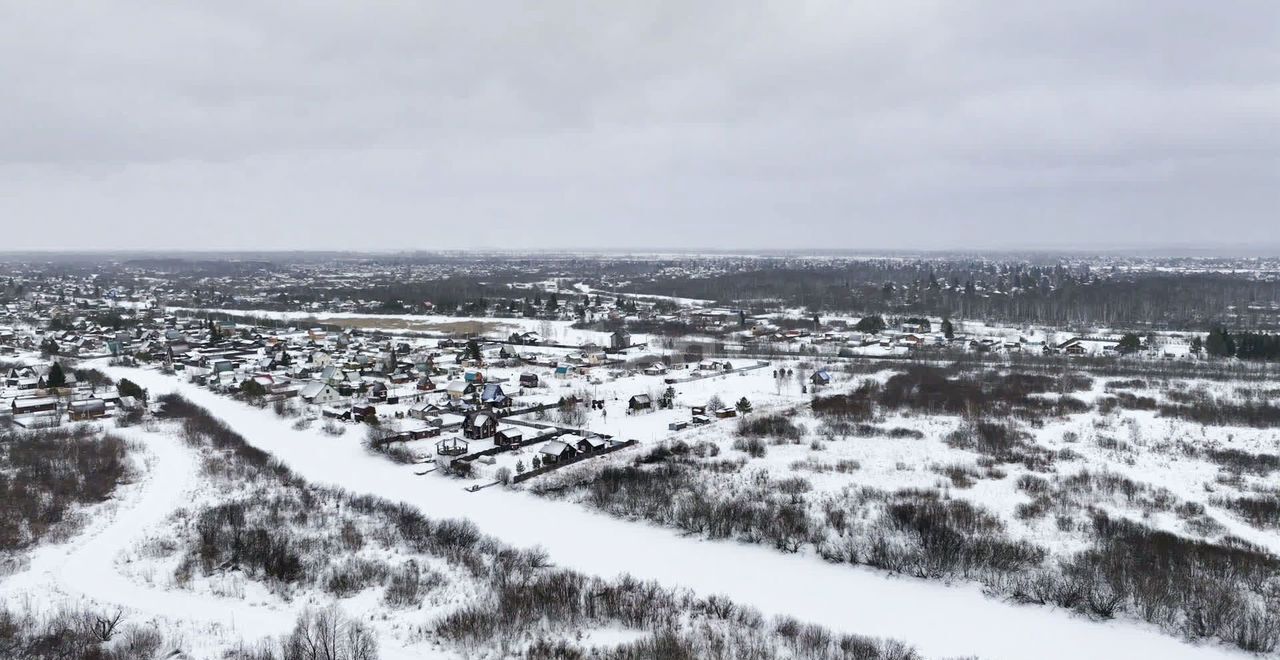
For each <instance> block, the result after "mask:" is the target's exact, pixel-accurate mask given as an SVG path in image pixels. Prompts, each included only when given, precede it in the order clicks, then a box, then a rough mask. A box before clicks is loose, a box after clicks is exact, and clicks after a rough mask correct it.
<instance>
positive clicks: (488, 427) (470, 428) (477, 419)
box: [462, 410, 498, 440]
mask: <svg viewBox="0 0 1280 660" xmlns="http://www.w3.org/2000/svg"><path fill="white" fill-rule="evenodd" d="M497 429H498V417H497V415H494V414H493V413H491V412H489V411H487V410H473V411H471V412H469V413H467V415H466V417H465V418H464V420H463V422H462V435H464V436H466V438H467V439H468V440H479V439H483V438H491V437H493V434H494V433H495V432H496V431H497Z"/></svg>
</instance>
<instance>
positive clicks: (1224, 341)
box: [1204, 328, 1280, 360]
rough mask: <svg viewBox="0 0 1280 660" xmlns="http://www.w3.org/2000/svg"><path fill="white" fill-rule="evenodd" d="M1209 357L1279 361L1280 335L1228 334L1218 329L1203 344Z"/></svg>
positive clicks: (1224, 329) (1255, 333)
mask: <svg viewBox="0 0 1280 660" xmlns="http://www.w3.org/2000/svg"><path fill="white" fill-rule="evenodd" d="M1204 348H1205V351H1206V352H1207V353H1209V355H1215V356H1219V357H1238V358H1240V359H1242V360H1278V359H1280V335H1269V334H1265V333H1261V332H1228V331H1227V330H1226V328H1218V329H1216V330H1214V331H1213V332H1210V333H1209V336H1208V338H1207V339H1205V342H1204Z"/></svg>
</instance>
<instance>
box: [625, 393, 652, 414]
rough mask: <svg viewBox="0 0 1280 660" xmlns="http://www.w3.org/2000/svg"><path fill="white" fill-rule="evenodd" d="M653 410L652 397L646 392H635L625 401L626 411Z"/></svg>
mask: <svg viewBox="0 0 1280 660" xmlns="http://www.w3.org/2000/svg"><path fill="white" fill-rule="evenodd" d="M648 410H653V398H652V397H650V396H649V395H648V394H637V395H635V396H633V397H631V399H630V400H629V401H627V412H633V413H635V412H643V411H648Z"/></svg>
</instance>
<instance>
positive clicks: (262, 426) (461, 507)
mask: <svg viewBox="0 0 1280 660" xmlns="http://www.w3.org/2000/svg"><path fill="white" fill-rule="evenodd" d="M109 371H110V372H111V374H112V375H113V376H115V377H119V376H125V377H128V378H130V379H131V380H134V381H135V382H137V383H139V384H141V385H143V386H144V387H146V388H148V389H149V390H150V391H151V392H152V394H153V395H154V394H160V393H164V392H169V391H177V392H180V393H182V394H183V395H184V396H186V397H187V398H189V399H191V400H192V401H194V402H196V403H198V404H200V405H202V406H205V407H206V408H208V409H209V410H210V411H212V412H213V413H214V414H215V415H216V416H218V417H219V418H221V419H223V420H224V421H225V422H226V423H228V424H229V425H231V426H232V427H233V428H234V429H235V430H237V431H239V432H240V433H241V434H242V435H244V437H245V438H246V439H247V440H248V441H249V442H250V443H251V444H253V445H255V446H257V447H260V448H262V449H264V450H267V451H269V452H271V453H272V454H273V455H275V456H277V457H278V458H279V459H280V460H282V461H284V462H285V463H286V464H287V465H289V466H290V467H291V468H292V469H294V470H295V471H297V472H298V473H299V474H300V475H302V476H304V477H305V478H307V479H309V480H311V481H313V482H317V483H321V484H332V485H337V486H341V487H343V488H345V489H348V490H350V491H353V492H356V493H371V494H375V495H379V496H382V497H385V498H389V499H392V500H395V501H403V502H406V503H409V504H412V505H414V506H417V507H419V508H420V509H421V510H422V511H423V512H424V513H425V514H426V515H428V516H430V517H433V518H445V517H460V518H467V519H469V520H472V521H474V522H475V523H476V524H477V525H479V526H480V528H481V529H482V530H483V531H484V532H486V533H488V534H491V535H493V536H496V537H498V538H500V539H502V540H505V541H507V542H510V543H513V544H515V545H517V546H524V547H529V546H542V547H544V548H546V549H547V551H548V552H549V555H550V557H551V559H552V561H554V562H556V563H558V564H560V565H564V566H569V567H573V568H575V569H577V570H580V571H584V572H587V573H590V574H597V575H602V576H613V575H617V574H620V573H630V574H632V575H635V576H637V577H641V578H651V579H655V580H658V581H659V582H661V583H663V584H668V585H679V586H686V587H690V588H693V589H695V590H696V591H698V592H700V593H703V594H713V593H718V594H725V595H727V596H729V597H731V598H732V599H734V600H736V601H739V602H742V603H745V604H750V605H754V606H756V607H758V608H759V609H761V610H762V611H763V612H765V613H766V614H786V615H791V616H795V617H797V618H799V619H801V620H806V621H811V622H815V623H819V624H823V625H826V626H828V627H830V628H833V629H836V630H839V631H846V632H854V633H861V634H868V635H875V636H882V637H891V638H897V639H901V640H903V641H906V642H908V643H910V644H913V645H915V646H916V647H917V648H918V649H919V650H920V651H921V652H922V653H924V654H925V655H927V656H929V657H947V656H960V655H977V656H979V657H984V658H1025V657H1039V658H1078V657H1095V658H1107V657H1126V658H1128V657H1162V658H1184V657H1185V658H1191V657H1228V656H1235V655H1238V654H1236V653H1234V652H1232V651H1229V650H1227V649H1225V648H1223V647H1220V646H1215V645H1195V644H1188V643H1185V642H1182V641H1179V640H1178V639H1175V638H1172V637H1169V636H1167V635H1164V634H1162V633H1160V632H1159V631H1157V630H1156V629H1154V628H1153V627H1150V626H1146V625H1140V624H1136V623H1131V622H1108V623H1096V622H1091V621H1088V620H1085V619H1083V618H1080V617H1076V616H1073V615H1071V614H1068V613H1065V612H1060V611H1054V610H1053V609H1052V608H1049V607H1037V606H1018V605H1013V604H1010V603H1007V602H1004V601H1001V600H997V599H993V598H989V597H987V596H985V595H983V593H982V592H981V590H980V588H979V587H977V586H975V585H971V584H961V585H956V586H946V585H943V584H939V583H931V582H927V581H922V580H916V579H909V578H903V577H891V576H889V575H887V574H885V573H882V572H879V571H874V570H870V569H865V568H853V567H849V566H844V565H833V564H828V563H825V562H822V561H821V560H819V559H818V558H816V557H814V556H809V555H804V554H798V555H784V554H780V553H777V552H775V551H773V550H770V549H767V548H765V547H762V546H756V545H748V544H742V543H737V542H722V541H706V540H701V539H698V538H692V537H685V536H681V535H679V534H677V533H675V532H673V531H670V530H667V529H662V528H659V527H655V526H653V525H650V524H646V523H642V522H628V521H622V520H618V519H615V518H612V517H610V516H607V515H604V514H601V513H597V512H593V511H590V510H587V509H585V508H584V507H582V506H581V505H578V504H576V503H573V502H569V501H558V500H548V499H544V498H539V497H536V496H534V495H531V494H528V493H523V492H519V491H512V490H507V489H502V488H488V489H484V490H482V491H479V492H475V493H471V492H466V491H464V490H463V486H464V483H465V482H461V481H457V480H453V479H449V478H444V477H441V476H439V475H425V476H417V475H415V474H414V472H413V469H412V468H411V467H408V466H401V465H395V464H392V463H389V462H387V461H385V460H382V459H380V458H379V457H376V456H373V455H370V454H368V453H367V452H366V451H365V450H364V449H363V448H362V447H361V446H360V442H359V438H358V437H353V436H356V435H357V434H347V435H346V436H343V437H338V438H332V437H328V436H326V435H324V434H323V433H321V432H320V431H319V430H294V429H292V428H290V426H289V424H288V423H286V422H285V421H283V420H281V419H279V418H277V417H275V416H274V415H273V414H272V413H271V412H269V411H264V410H260V409H255V408H252V407H250V406H247V405H244V404H241V403H238V402H235V401H233V400H230V399H227V398H224V397H221V396H218V395H216V394H213V393H211V392H209V391H207V390H204V389H201V388H198V387H195V386H192V385H189V384H186V383H182V382H179V381H178V380H177V379H174V378H171V377H167V376H164V375H162V374H160V373H158V372H154V371H140V370H128V369H118V368H111V369H109ZM761 372H762V373H763V381H762V382H756V380H755V379H756V378H757V377H756V376H751V375H747V376H732V375H731V376H726V377H725V378H724V380H725V381H726V383H729V382H733V379H735V378H738V379H740V380H739V382H742V383H744V385H743V390H744V392H747V391H749V392H751V393H753V394H755V398H753V401H754V400H757V399H758V400H759V403H758V405H760V406H761V407H762V409H763V408H767V407H769V406H773V405H785V397H783V396H782V395H781V394H780V393H775V394H774V395H773V398H771V397H770V394H769V392H770V391H771V390H773V389H774V388H775V387H776V386H775V384H774V383H773V381H772V380H771V375H770V370H767V369H765V370H761ZM748 383H752V384H748ZM620 387H624V388H625V387H626V386H625V385H623V386H620ZM779 389H780V388H779ZM628 391H629V390H628ZM718 391H724V389H723V387H722V386H720V387H718ZM701 394H702V393H701V392H693V391H690V392H688V393H682V395H681V396H688V397H691V398H692V397H694V396H701ZM721 396H722V397H723V396H724V395H723V394H721ZM793 396H794V395H793ZM605 398H609V397H608V396H607V395H606V397H605ZM725 398H726V399H727V398H728V397H725ZM663 422H664V420H663V418H662V417H660V416H658V414H657V413H655V414H653V415H652V416H637V418H635V419H633V420H629V418H628V417H627V416H625V415H622V414H614V413H613V411H612V410H611V411H610V412H609V414H608V417H607V421H606V420H605V419H601V420H600V424H601V425H602V427H601V428H610V430H613V429H616V430H617V431H618V432H619V434H620V435H623V436H624V437H640V438H642V439H646V440H647V439H648V436H651V435H652V434H653V433H654V432H655V430H656V429H657V428H665V423H663ZM604 425H609V426H604ZM649 425H652V426H654V427H655V430H650V429H647V426H649ZM722 432H724V430H723V429H714V430H708V431H700V432H699V433H708V434H710V433H722ZM832 445H834V443H832ZM832 445H829V447H831V446H832ZM789 451H791V450H789ZM797 451H799V450H797ZM827 451H832V450H831V449H830V448H829V449H828V450H827ZM912 451H920V448H915V449H913V450H912ZM622 453H623V454H625V453H626V452H622ZM776 454H777V455H773V456H772V458H771V459H770V460H772V461H776V462H778V463H779V464H780V463H782V462H784V461H788V462H789V461H790V460H792V457H791V456H787V455H785V454H783V452H781V451H779V452H776ZM797 458H798V456H797ZM891 458H892V460H893V463H894V465H895V466H896V465H897V463H899V462H903V463H905V462H908V461H917V462H918V461H921V460H927V459H926V457H925V456H917V455H906V454H904V455H901V456H898V457H896V458H895V457H884V458H883V460H881V459H880V458H873V457H871V456H864V457H863V459H860V460H861V461H862V463H863V469H862V470H861V471H859V472H857V473H854V476H855V478H859V479H861V478H864V477H865V478H867V479H868V480H869V481H874V480H875V479H876V478H877V477H876V476H875V475H877V474H883V475H887V474H888V473H889V472H890V471H889V469H888V467H887V466H888V464H889V461H890V459H891ZM899 459H900V460H899ZM933 460H947V459H946V457H942V456H938V457H934V459H933ZM893 471H894V472H897V471H898V470H896V467H895V469H894V470H893ZM179 472H180V470H179ZM929 475H930V476H929V477H926V478H927V479H930V480H932V479H934V478H936V476H937V475H934V474H932V473H929ZM883 478H885V479H887V478H888V477H887V476H883ZM166 483H167V478H166ZM972 492H975V493H980V492H982V491H980V490H979V488H978V487H977V486H975V487H974V488H973V489H972ZM169 495H170V496H172V495H173V493H169ZM144 499H145V498H144ZM175 508H176V506H175ZM140 511H142V514H140V515H141V516H142V518H143V519H142V522H143V523H152V522H155V521H156V520H157V519H156V516H157V510H156V508H154V507H142V508H141V509H140ZM160 515H161V517H163V515H162V514H160ZM117 519H118V520H121V521H126V522H127V527H129V528H132V529H134V530H138V529H139V527H140V526H139V525H135V524H133V522H129V520H130V518H129V516H128V515H126V514H123V513H122V514H120V515H118V516H117ZM122 524H123V523H122ZM135 533H136V532H135ZM108 549H109V548H108ZM42 561H48V560H44V559H38V560H36V561H33V565H38V564H40V562H42ZM46 574H47V573H46ZM5 588H6V590H7V589H8V588H9V587H8V586H7V585H6V587H5ZM124 593H126V595H127V596H128V599H129V600H131V601H132V600H135V599H136V600H139V601H145V600H146V598H147V594H135V593H132V592H128V591H126V592H124ZM129 605H130V606H131V607H139V608H141V607H142V605H143V604H142V603H141V602H131V603H129ZM237 607H238V606H237ZM228 609H229V610H230V609H232V608H228ZM228 618H229V617H228ZM219 620H223V619H219ZM278 630H279V628H275V630H274V631H278Z"/></svg>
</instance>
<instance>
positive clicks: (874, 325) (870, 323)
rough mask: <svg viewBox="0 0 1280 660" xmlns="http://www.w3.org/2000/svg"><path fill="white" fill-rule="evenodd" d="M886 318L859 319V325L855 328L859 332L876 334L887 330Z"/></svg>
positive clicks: (869, 317) (866, 317)
mask: <svg viewBox="0 0 1280 660" xmlns="http://www.w3.org/2000/svg"><path fill="white" fill-rule="evenodd" d="M885 327H886V326H885V323H884V318H883V317H881V316H878V315H877V316H864V317H862V318H860V319H858V324H857V325H855V326H854V327H853V328H854V330H857V331H858V332H869V333H871V334H873V335H874V334H876V333H878V332H880V331H882V330H884V329H885Z"/></svg>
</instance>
